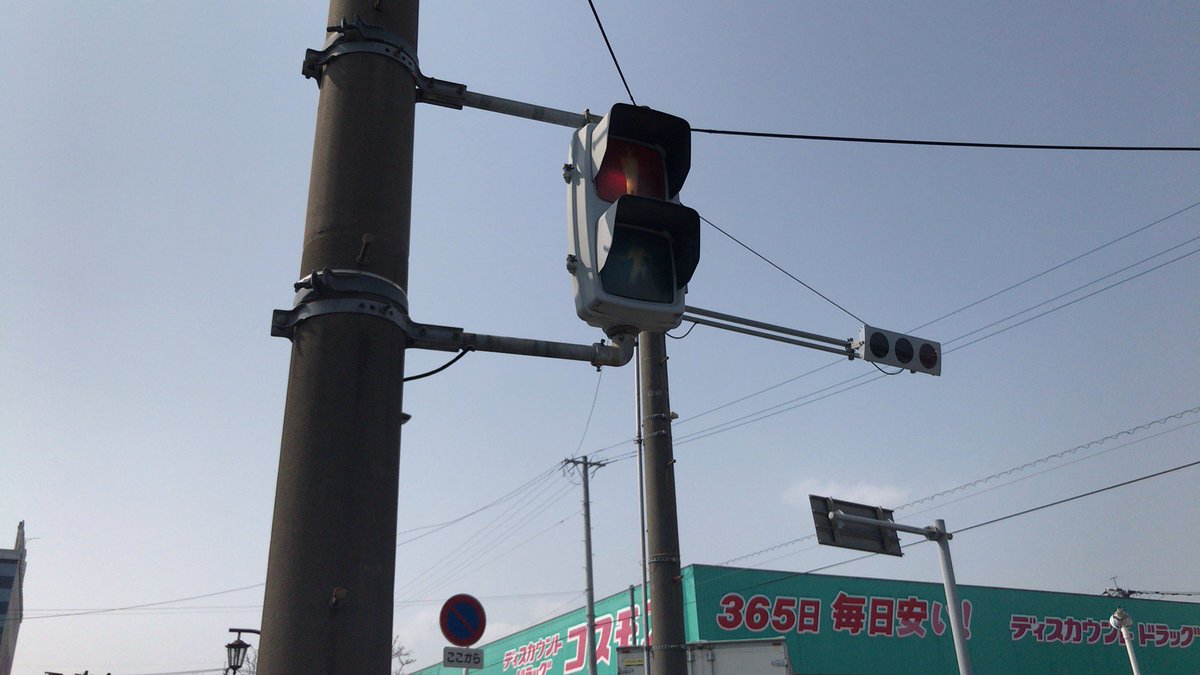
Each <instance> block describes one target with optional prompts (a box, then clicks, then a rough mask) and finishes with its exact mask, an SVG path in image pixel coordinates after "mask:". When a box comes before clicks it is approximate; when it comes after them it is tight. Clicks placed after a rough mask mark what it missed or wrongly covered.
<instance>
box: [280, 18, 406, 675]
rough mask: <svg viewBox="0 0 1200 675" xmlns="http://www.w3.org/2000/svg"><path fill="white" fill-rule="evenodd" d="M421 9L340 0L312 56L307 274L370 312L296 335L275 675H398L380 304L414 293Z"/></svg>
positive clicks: (336, 316)
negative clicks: (323, 276) (334, 280)
mask: <svg viewBox="0 0 1200 675" xmlns="http://www.w3.org/2000/svg"><path fill="white" fill-rule="evenodd" d="M418 1H419V0H331V1H330V7H329V21H328V22H327V25H328V26H330V29H329V36H330V38H331V43H330V44H328V45H327V48H326V49H325V50H322V51H321V52H320V53H315V52H314V54H315V56H316V57H317V58H316V60H315V61H312V62H309V60H308V59H306V60H305V61H306V63H305V71H304V72H305V74H306V75H308V76H310V77H315V78H316V79H317V80H318V82H319V84H320V99H319V102H318V104H317V122H316V135H315V139H314V143H313V160H312V173H311V179H310V183H309V193H308V214H307V218H306V221H305V227H304V249H303V253H302V257H301V263H300V275H301V276H302V277H304V276H305V275H309V274H310V273H312V272H314V271H319V270H325V269H331V270H339V271H345V274H342V275H341V278H342V279H343V280H344V283H340V284H338V285H328V286H323V287H322V288H320V289H318V288H316V287H317V286H318V279H317V278H316V275H313V276H312V277H309V278H308V280H307V281H306V282H303V283H307V284H308V286H309V288H310V289H311V290H312V291H314V292H316V291H320V292H321V293H322V294H323V295H322V297H325V298H333V299H334V300H336V301H338V302H341V303H343V305H347V304H349V305H352V306H353V307H358V308H363V309H361V310H358V309H353V308H351V309H349V310H343V311H339V312H329V313H320V312H316V311H314V312H312V313H311V315H308V316H306V317H305V319H304V321H303V322H302V323H298V324H297V325H296V326H295V327H294V334H293V335H292V336H291V337H292V357H291V367H290V374H289V378H288V389H287V403H286V407H285V410H284V419H283V437H282V441H281V448H280V457H279V477H278V483H277V486H276V493H275V512H274V519H273V522H272V525H271V546H270V557H269V561H268V565H267V584H266V592H265V599H264V606H263V618H262V642H261V647H260V658H259V672H260V673H262V674H263V675H292V674H293V673H316V672H320V673H328V674H331V675H332V674H336V675H388V674H389V673H390V663H391V644H392V632H391V627H392V612H393V608H392V593H393V589H394V584H395V570H396V541H395V533H396V530H397V527H396V526H397V523H396V505H397V491H398V486H399V461H400V425H401V424H402V423H403V421H404V413H403V412H401V403H402V401H403V388H404V387H403V380H404V349H405V335H404V332H403V331H402V330H401V329H400V328H399V327H398V326H397V325H395V324H394V323H391V322H389V321H384V320H380V318H378V317H377V316H370V315H368V314H367V310H366V308H367V307H371V308H374V307H376V306H380V305H384V304H389V303H390V304H399V303H402V302H404V294H405V289H406V288H407V285H408V257H409V224H410V210H411V202H412V161H413V120H414V117H415V104H416V77H415V73H416V68H415V63H416V45H417V15H418ZM334 43H336V44H334ZM406 60H407V61H408V63H407V64H406ZM299 61H300V55H299V54H298V55H297V65H298V66H299V65H300V64H299ZM301 290H303V289H301Z"/></svg>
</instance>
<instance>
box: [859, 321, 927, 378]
mask: <svg viewBox="0 0 1200 675" xmlns="http://www.w3.org/2000/svg"><path fill="white" fill-rule="evenodd" d="M854 347H855V352H856V356H858V357H859V358H861V359H863V360H864V361H870V362H872V363H882V364H885V365H889V366H895V367H897V368H904V369H905V370H911V371H912V372H914V373H928V374H929V375H941V374H942V345H941V343H938V342H934V341H933V340H926V339H924V338H919V337H914V336H912V335H905V334H903V333H893V332H892V331H890V330H883V329H882V328H875V327H874V326H867V325H864V326H863V327H862V332H861V333H859V334H858V341H857V342H855V343H854Z"/></svg>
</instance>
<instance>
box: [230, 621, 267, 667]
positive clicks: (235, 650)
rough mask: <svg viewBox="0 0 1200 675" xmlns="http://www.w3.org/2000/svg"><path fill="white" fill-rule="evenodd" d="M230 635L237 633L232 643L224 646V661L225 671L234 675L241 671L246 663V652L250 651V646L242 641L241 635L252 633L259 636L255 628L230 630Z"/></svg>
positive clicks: (259, 633)
mask: <svg viewBox="0 0 1200 675" xmlns="http://www.w3.org/2000/svg"><path fill="white" fill-rule="evenodd" d="M229 632H230V633H237V637H236V638H234V640H233V642H230V643H229V644H227V645H225V659H226V663H227V664H228V665H227V666H226V667H225V669H226V670H228V671H229V672H231V673H234V674H235V675H236V673H237V671H239V670H241V668H242V666H243V665H245V663H246V652H247V651H249V649H250V644H249V643H248V642H246V641H245V640H243V639H242V633H253V634H255V635H261V634H262V633H261V632H259V631H258V630H257V629H255V628H230V629H229Z"/></svg>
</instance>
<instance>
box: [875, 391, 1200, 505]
mask: <svg viewBox="0 0 1200 675" xmlns="http://www.w3.org/2000/svg"><path fill="white" fill-rule="evenodd" d="M1196 413H1200V406H1196V407H1194V408H1189V409H1187V410H1183V411H1181V412H1177V413H1175V414H1173V415H1167V416H1165V417H1160V418H1158V419H1156V420H1152V421H1150V422H1146V423H1144V424H1139V425H1137V426H1135V427H1129V428H1128V429H1122V430H1121V431H1118V432H1116V433H1112V434H1109V435H1107V436H1105V437H1103V438H1097V439H1095V440H1092V441H1088V442H1087V443H1084V444H1082V445H1077V446H1075V447H1073V448H1069V449H1067V450H1062V451H1059V452H1055V453H1051V454H1049V455H1046V456H1044V457H1039V458H1037V459H1035V460H1033V461H1031V462H1025V463H1024V464H1021V465H1018V466H1014V467H1012V468H1011V469H1006V470H1004V471H999V472H997V473H993V474H991V475H988V476H984V477H983V478H979V479H976V480H973V481H971V482H969V483H963V484H962V485H956V486H954V487H952V488H949V489H947V490H941V491H939V492H935V493H933V494H931V495H929V496H927V497H922V498H920V499H915V500H913V501H911V502H908V503H906V504H901V505H900V506H897V507H896V508H894V509H892V510H893V511H902V510H904V509H908V508H911V507H913V506H919V505H921V504H924V503H926V502H931V501H934V500H937V499H940V498H942V497H946V496H949V495H952V494H954V493H956V492H961V491H963V490H969V489H971V488H973V487H976V486H979V485H983V484H985V483H988V482H989V481H992V480H995V479H997V478H1003V477H1005V476H1011V475H1012V474H1014V473H1020V472H1021V471H1024V470H1026V469H1032V468H1033V467H1035V466H1037V465H1039V464H1045V463H1047V462H1050V461H1053V460H1056V459H1062V458H1063V457H1066V456H1068V455H1073V454H1075V453H1077V452H1080V451H1082V450H1087V449H1089V448H1093V447H1097V446H1100V445H1104V444H1105V443H1107V442H1108V441H1115V440H1117V439H1119V438H1121V437H1122V436H1133V435H1134V434H1137V433H1138V432H1140V431H1147V430H1149V429H1151V428H1153V427H1155V426H1157V425H1159V424H1166V423H1168V422H1170V421H1171V420H1181V419H1183V418H1184V417H1187V416H1188V415H1195V414H1196ZM1180 428H1182V427H1180Z"/></svg>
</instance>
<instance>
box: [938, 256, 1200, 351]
mask: <svg viewBox="0 0 1200 675" xmlns="http://www.w3.org/2000/svg"><path fill="white" fill-rule="evenodd" d="M1197 253H1200V248H1198V249H1195V250H1193V251H1190V252H1188V253H1184V254H1183V255H1181V256H1179V257H1177V258H1172V259H1171V260H1168V261H1166V262H1165V263H1162V264H1159V265H1155V266H1154V267H1151V268H1150V269H1148V270H1143V271H1141V272H1138V273H1137V274H1135V275H1133V276H1131V277H1128V278H1126V279H1122V280H1120V281H1117V282H1114V283H1111V284H1109V285H1107V286H1105V287H1104V288H1100V289H1097V290H1095V291H1092V292H1091V293H1088V294H1087V295H1083V296H1080V297H1078V298H1075V299H1074V300H1072V301H1070V302H1066V303H1063V304H1061V305H1059V306H1057V307H1052V308H1050V309H1048V310H1046V311H1044V312H1042V313H1041V314H1034V315H1033V316H1031V317H1029V318H1028V319H1024V320H1022V321H1018V322H1017V323H1014V324H1012V325H1009V326H1005V327H1004V328H1001V329H1000V330H998V331H995V332H994V333H988V334H987V335H984V336H983V337H981V338H978V339H975V340H972V341H970V342H968V343H966V344H962V345H959V346H957V347H955V348H953V349H949V350H943V352H942V353H943V354H949V353H951V352H956V351H958V350H960V349H962V348H964V347H970V346H971V345H973V344H975V343H977V342H982V341H983V340H986V339H988V338H991V337H995V336H997V335H999V334H1001V333H1007V332H1008V331H1010V330H1012V329H1014V328H1017V327H1018V326H1024V325H1025V324H1027V323H1029V322H1030V321H1033V320H1034V319H1040V318H1042V317H1043V316H1046V315H1047V314H1052V313H1054V312H1057V311H1058V310H1060V309H1065V308H1067V307H1070V306H1071V305H1074V304H1075V303H1077V302H1080V301H1083V300H1087V299H1088V298H1090V297H1092V296H1095V295H1099V294H1101V293H1103V292H1105V291H1107V290H1110V289H1113V288H1116V287H1117V286H1120V285H1122V284H1124V283H1126V282H1129V281H1133V280H1134V279H1137V278H1138V277H1142V276H1145V275H1147V274H1149V273H1151V272H1154V271H1156V270H1160V269H1162V268H1164V267H1166V266H1167V265H1170V264H1172V263H1176V262H1179V261H1180V260H1183V259H1184V258H1187V257H1189V256H1193V255H1196V254H1197ZM1026 311H1028V310H1026ZM1022 313H1023V312H1022ZM963 337H965V336H963ZM956 339H958V338H956Z"/></svg>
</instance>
